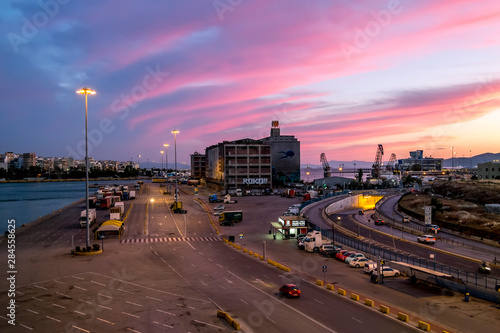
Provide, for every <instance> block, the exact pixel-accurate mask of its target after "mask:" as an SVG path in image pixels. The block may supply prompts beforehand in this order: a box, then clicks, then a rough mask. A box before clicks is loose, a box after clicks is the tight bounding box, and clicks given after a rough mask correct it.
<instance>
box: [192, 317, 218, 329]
mask: <svg viewBox="0 0 500 333" xmlns="http://www.w3.org/2000/svg"><path fill="white" fill-rule="evenodd" d="M193 321H194V322H197V323H200V324H204V325H207V326H212V327H215V328H218V329H223V328H222V327H220V326H216V325H212V324H209V323H206V322H204V321H199V320H196V319H193Z"/></svg>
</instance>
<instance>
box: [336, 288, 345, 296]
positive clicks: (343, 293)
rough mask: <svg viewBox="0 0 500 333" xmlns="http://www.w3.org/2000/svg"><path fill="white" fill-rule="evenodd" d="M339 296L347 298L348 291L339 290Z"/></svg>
mask: <svg viewBox="0 0 500 333" xmlns="http://www.w3.org/2000/svg"><path fill="white" fill-rule="evenodd" d="M338 293H339V295H342V296H345V295H346V291H345V290H344V289H342V288H339V291H338Z"/></svg>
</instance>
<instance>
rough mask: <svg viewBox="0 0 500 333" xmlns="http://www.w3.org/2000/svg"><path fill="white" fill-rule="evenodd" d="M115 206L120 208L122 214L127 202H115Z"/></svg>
mask: <svg viewBox="0 0 500 333" xmlns="http://www.w3.org/2000/svg"><path fill="white" fill-rule="evenodd" d="M113 207H118V208H120V214H121V215H123V213H124V212H125V203H124V202H123V201H119V202H115V205H114V206H113Z"/></svg>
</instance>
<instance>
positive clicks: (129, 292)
mask: <svg viewBox="0 0 500 333" xmlns="http://www.w3.org/2000/svg"><path fill="white" fill-rule="evenodd" d="M116 290H119V291H121V292H124V293H127V294H130V295H134V293H133V292H131V291H127V290H123V289H121V288H118V289H116Z"/></svg>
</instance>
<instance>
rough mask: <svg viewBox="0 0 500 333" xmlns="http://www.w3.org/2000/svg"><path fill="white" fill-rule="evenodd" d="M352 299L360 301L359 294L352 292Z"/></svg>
mask: <svg viewBox="0 0 500 333" xmlns="http://www.w3.org/2000/svg"><path fill="white" fill-rule="evenodd" d="M351 299H353V300H355V301H359V295H357V294H354V293H351Z"/></svg>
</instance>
